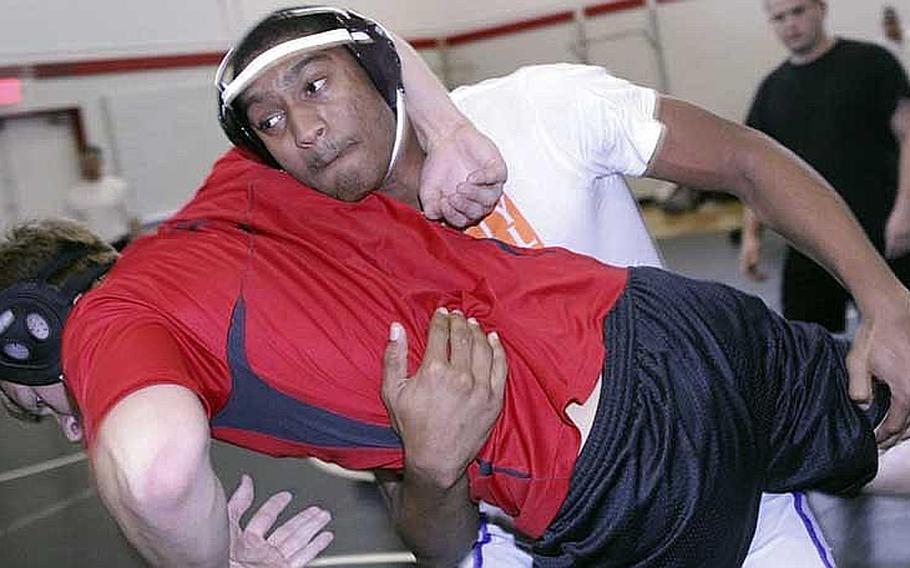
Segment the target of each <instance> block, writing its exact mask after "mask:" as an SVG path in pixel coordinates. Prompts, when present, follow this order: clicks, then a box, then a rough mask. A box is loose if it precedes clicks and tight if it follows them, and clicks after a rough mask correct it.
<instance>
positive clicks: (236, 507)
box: [227, 474, 253, 524]
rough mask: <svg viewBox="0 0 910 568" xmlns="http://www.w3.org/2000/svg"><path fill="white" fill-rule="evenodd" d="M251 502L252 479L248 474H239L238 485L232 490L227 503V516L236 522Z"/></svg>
mask: <svg viewBox="0 0 910 568" xmlns="http://www.w3.org/2000/svg"><path fill="white" fill-rule="evenodd" d="M252 504H253V480H252V478H250V476H249V475H247V474H243V475H242V476H240V485H238V486H237V489H235V490H234V494H233V495H231V498H230V499H229V500H228V503H227V510H228V517H229V518H230V519H231V522H232V523H234V524H237V523H239V522H240V518H241V517H242V516H243V514H244V513H246V512H247V510H248V509H249V508H250V505H252Z"/></svg>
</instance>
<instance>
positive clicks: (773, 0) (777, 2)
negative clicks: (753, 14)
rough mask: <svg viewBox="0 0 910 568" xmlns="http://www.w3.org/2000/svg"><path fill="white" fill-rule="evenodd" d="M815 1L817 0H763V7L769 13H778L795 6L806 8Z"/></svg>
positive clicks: (787, 10) (815, 2)
mask: <svg viewBox="0 0 910 568" xmlns="http://www.w3.org/2000/svg"><path fill="white" fill-rule="evenodd" d="M817 3H818V2H817V0H765V8H766V9H767V10H768V13H770V14H779V13H784V12H789V11H791V10H793V9H795V8H808V7H810V6H813V5H815V4H817Z"/></svg>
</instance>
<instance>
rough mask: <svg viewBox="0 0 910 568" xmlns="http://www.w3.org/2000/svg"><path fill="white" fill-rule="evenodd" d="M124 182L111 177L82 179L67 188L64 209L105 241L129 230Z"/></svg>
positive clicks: (115, 238) (114, 239)
mask: <svg viewBox="0 0 910 568" xmlns="http://www.w3.org/2000/svg"><path fill="white" fill-rule="evenodd" d="M126 197H127V196H126V182H125V181H123V180H122V179H120V178H118V177H114V176H104V177H102V178H101V179H99V180H97V181H82V182H80V183H78V184H76V185H74V186H73V187H71V188H70V190H69V192H68V193H67V196H66V208H67V211H68V213H69V214H70V215H72V216H73V217H75V218H76V219H77V220H79V221H82V222H83V223H85V224H86V225H88V227H89V228H90V229H91V230H92V232H94V233H95V234H96V235H98V236H99V237H101V238H102V239H103V240H105V241H107V242H112V241H116V240H117V239H119V238H121V237H123V236H125V235H126V234H127V233H129V229H130V228H129V221H130V215H129V210H128V208H127V205H126Z"/></svg>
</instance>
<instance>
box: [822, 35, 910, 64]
mask: <svg viewBox="0 0 910 568" xmlns="http://www.w3.org/2000/svg"><path fill="white" fill-rule="evenodd" d="M837 48H838V50H839V52H840V53H841V54H842V56H843V57H845V58H849V59H851V60H853V61H854V62H855V63H856V64H857V65H861V66H869V65H873V66H875V65H878V66H900V62H898V60H897V59H896V58H895V57H894V54H893V53H891V52H890V51H888V50H887V49H885V48H884V47H883V46H881V45H878V44H876V43H870V42H866V41H857V40H853V39H840V40H838V45H837Z"/></svg>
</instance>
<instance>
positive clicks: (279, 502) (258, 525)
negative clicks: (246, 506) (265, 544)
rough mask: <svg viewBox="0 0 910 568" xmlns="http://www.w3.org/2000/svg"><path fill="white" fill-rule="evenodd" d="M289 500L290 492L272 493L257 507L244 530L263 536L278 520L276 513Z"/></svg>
mask: <svg viewBox="0 0 910 568" xmlns="http://www.w3.org/2000/svg"><path fill="white" fill-rule="evenodd" d="M290 502H291V494H290V493H288V492H287V491H281V492H280V493H276V494H274V495H272V496H271V497H269V499H268V501H266V502H265V503H263V505H262V507H259V510H258V511H256V513H255V514H254V515H253V518H251V519H250V522H249V523H247V525H246V529H244V532H247V533H250V534H254V535H256V536H258V537H261V538H264V536H265V533H266V532H267V531H268V530H269V529H271V528H272V525H274V524H275V521H277V520H278V515H280V514H281V512H282V511H284V509H285V508H286V507H287V506H288V504H289V503H290Z"/></svg>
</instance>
